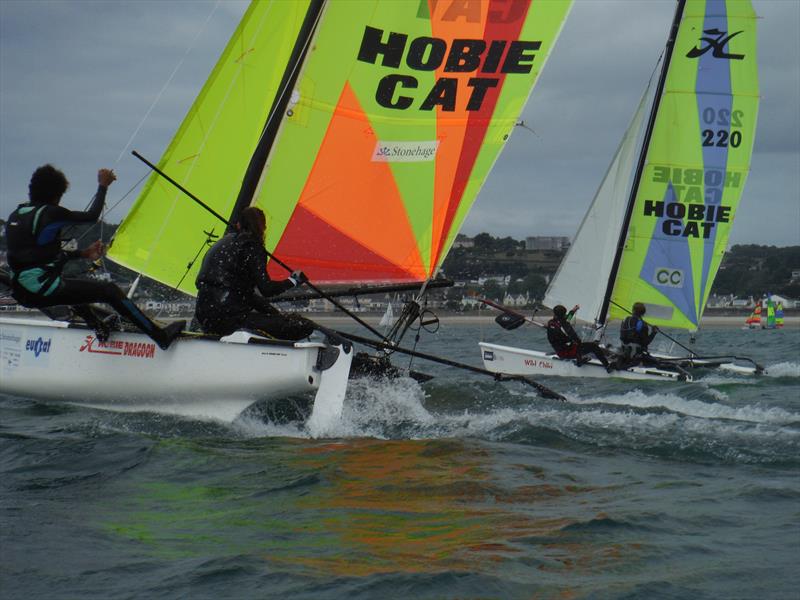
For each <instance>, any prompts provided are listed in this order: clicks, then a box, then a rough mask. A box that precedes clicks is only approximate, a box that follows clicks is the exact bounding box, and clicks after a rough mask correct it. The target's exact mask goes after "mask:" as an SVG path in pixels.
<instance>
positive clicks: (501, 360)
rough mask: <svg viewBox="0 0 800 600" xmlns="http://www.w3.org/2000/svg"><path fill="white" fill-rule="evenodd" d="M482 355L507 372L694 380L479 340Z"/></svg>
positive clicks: (489, 366)
mask: <svg viewBox="0 0 800 600" xmlns="http://www.w3.org/2000/svg"><path fill="white" fill-rule="evenodd" d="M479 345H480V347H481V357H482V358H483V364H484V367H485V368H486V370H487V371H492V372H493V373H503V374H506V375H537V376H541V375H555V376H559V377H600V378H611V377H613V378H618V379H619V378H621V379H640V380H641V379H644V380H647V379H649V380H656V381H663V380H673V381H676V380H686V381H691V380H692V378H691V376H686V375H685V374H682V373H679V372H678V371H670V370H668V369H660V368H657V367H645V366H636V367H630V368H628V369H623V370H615V371H611V372H610V373H609V372H607V371H606V368H605V367H604V366H603V365H602V364H600V362H598V361H597V359H594V358H593V359H592V360H590V361H589V362H588V363H586V364H583V365H581V366H580V367H579V366H577V365H576V364H575V361H574V360H571V359H563V358H559V357H558V356H556V355H555V354H553V353H552V352H549V353H548V352H539V351H538V350H525V349H524V348H512V347H510V346H500V345H498V344H489V343H486V342H479Z"/></svg>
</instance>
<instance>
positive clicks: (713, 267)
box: [609, 0, 759, 330]
mask: <svg viewBox="0 0 800 600" xmlns="http://www.w3.org/2000/svg"><path fill="white" fill-rule="evenodd" d="M758 100H759V91H758V74H757V61H756V15H755V13H754V11H753V9H752V6H751V5H750V2H749V0H687V2H686V4H685V7H684V10H683V16H682V21H681V23H680V29H679V33H678V37H677V39H676V41H675V47H674V50H673V54H672V58H671V61H670V64H669V70H668V72H667V78H666V84H665V88H664V91H663V94H662V97H661V102H660V106H659V109H658V113H657V115H656V118H655V123H654V129H653V133H652V137H651V140H650V143H649V145H648V147H647V148H646V150H645V151H646V163H645V168H644V170H643V173H642V175H641V180H640V182H639V188H638V191H637V194H636V198H635V202H634V205H633V213H632V217H631V221H630V226H629V229H628V234H627V238H626V242H625V247H624V250H623V252H622V257H621V262H620V266H619V271H618V273H617V278H616V281H615V283H614V287H613V292H612V295H611V301H612V304H611V306H610V310H609V315H610V318H624V317H625V316H627V314H628V313H627V311H626V310H625V309H630V307H631V306H632V304H633V303H634V302H643V303H645V305H646V306H647V309H648V310H647V319H648V321H649V322H652V323H654V324H657V325H659V326H670V327H677V328H683V329H689V330H694V329H697V327H698V325H699V323H700V318H701V317H702V314H703V310H704V308H705V304H706V301H707V299H708V295H709V293H710V291H711V286H712V283H713V281H714V277H715V276H716V273H717V270H718V269H719V265H720V262H721V260H722V256H723V254H724V252H725V249H726V246H727V244H728V236H729V234H730V229H731V226H732V224H733V220H734V218H735V216H736V209H737V207H738V205H739V201H740V199H741V195H742V190H743V188H744V184H745V181H746V179H747V174H748V171H749V169H750V158H751V154H752V148H753V141H754V135H755V127H756V118H757V114H758ZM621 307H622V308H621Z"/></svg>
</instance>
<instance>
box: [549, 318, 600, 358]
mask: <svg viewBox="0 0 800 600" xmlns="http://www.w3.org/2000/svg"><path fill="white" fill-rule="evenodd" d="M571 314H572V313H569V314H567V317H566V318H564V319H559V318H558V317H556V316H554V317H553V318H552V319H550V321H548V323H547V339H548V341H549V342H550V345H551V346H553V350H555V351H556V354H557V355H558V357H559V358H574V359H580V358H582V357H583V355H584V354H587V353H592V354H594V355H595V357H597V360H599V361H600V362H601V363H603V365H604V366H606V367H608V359H607V358H606V355H605V353H604V352H603V349H602V348H601V347H600V346H599V345H598V344H597V343H595V342H582V341H581V338H580V337H579V336H578V334H577V333H575V330H574V329H573V328H572V325H570V324H569V322H568V318H569V316H570V315H571Z"/></svg>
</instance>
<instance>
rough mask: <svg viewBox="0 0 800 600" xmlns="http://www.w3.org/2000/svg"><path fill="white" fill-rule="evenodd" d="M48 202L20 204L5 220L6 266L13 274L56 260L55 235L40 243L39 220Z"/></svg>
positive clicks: (47, 206) (57, 252) (56, 241)
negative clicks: (6, 241) (6, 220)
mask: <svg viewBox="0 0 800 600" xmlns="http://www.w3.org/2000/svg"><path fill="white" fill-rule="evenodd" d="M49 207H50V205H49V204H38V205H37V204H20V205H19V206H18V207H17V209H16V210H15V211H14V212H12V213H11V215H10V216H9V217H8V222H7V223H6V239H7V240H8V266H9V267H11V270H12V271H14V273H15V274H16V273H19V272H21V271H24V270H25V269H30V268H34V267H44V266H45V265H47V264H48V263H52V262H54V261H56V260H57V259H58V258H59V256H60V254H61V242H60V240H59V239H58V236H53V237H52V239H49V240H46V241H44V243H40V242H41V240H38V239H37V237H38V235H39V231H38V229H39V223H40V222H41V220H42V216H43V213H44V212H45V211H46V210H47V209H48V208H49Z"/></svg>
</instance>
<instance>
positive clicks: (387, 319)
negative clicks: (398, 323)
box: [378, 302, 394, 327]
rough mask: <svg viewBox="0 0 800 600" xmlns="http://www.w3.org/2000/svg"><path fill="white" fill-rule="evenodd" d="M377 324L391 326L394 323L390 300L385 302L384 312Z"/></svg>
mask: <svg viewBox="0 0 800 600" xmlns="http://www.w3.org/2000/svg"><path fill="white" fill-rule="evenodd" d="M378 325H379V326H380V327H391V326H392V325H394V310H393V309H392V303H391V302H389V303H387V305H386V312H385V313H383V317H381V321H380V323H378Z"/></svg>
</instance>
